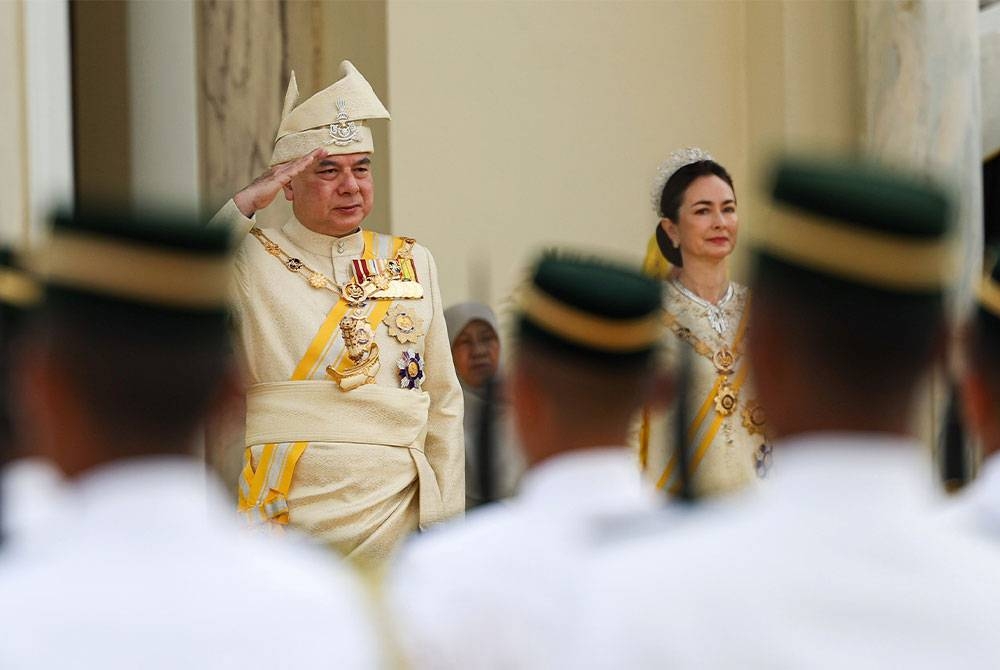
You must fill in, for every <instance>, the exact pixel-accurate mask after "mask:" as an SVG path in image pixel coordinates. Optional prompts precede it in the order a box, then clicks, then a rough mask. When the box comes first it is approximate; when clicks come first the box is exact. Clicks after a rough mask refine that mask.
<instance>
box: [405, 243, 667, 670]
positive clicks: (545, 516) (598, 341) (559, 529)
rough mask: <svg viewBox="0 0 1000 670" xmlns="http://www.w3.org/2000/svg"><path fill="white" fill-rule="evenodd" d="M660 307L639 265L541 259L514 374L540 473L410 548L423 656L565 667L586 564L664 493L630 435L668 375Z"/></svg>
mask: <svg viewBox="0 0 1000 670" xmlns="http://www.w3.org/2000/svg"><path fill="white" fill-rule="evenodd" d="M659 306H660V288H659V285H658V282H655V281H653V280H650V279H647V278H644V277H642V276H640V275H638V274H636V273H633V272H631V271H629V270H622V269H618V268H615V267H612V266H607V265H603V264H600V263H594V262H586V261H583V260H576V259H564V258H557V257H548V258H544V259H542V261H541V262H540V263H539V264H538V266H537V267H536V268H535V269H534V272H533V274H532V279H531V281H530V282H529V283H528V285H527V286H526V287H524V289H523V293H522V295H521V298H520V315H519V323H518V326H517V328H518V336H519V337H518V341H517V343H516V345H515V351H514V356H513V361H512V363H513V366H512V371H511V374H510V377H509V380H508V383H509V394H510V401H511V403H512V405H513V409H514V414H515V422H516V424H517V427H518V431H519V433H520V436H521V443H522V445H523V449H524V451H525V456H526V458H527V461H528V464H529V470H528V472H527V473H526V474H525V476H524V479H523V481H522V485H521V490H520V493H519V494H518V495H517V496H516V497H515V498H513V499H512V500H511V501H510V502H509V503H499V504H495V505H487V506H484V507H480V508H477V509H476V510H474V511H473V512H472V513H470V514H469V516H468V517H467V518H466V520H465V521H464V522H463V523H460V524H451V525H446V526H443V527H441V528H440V529H435V530H433V531H431V532H429V533H426V534H424V535H422V536H420V537H418V538H414V539H413V540H411V542H410V543H409V544H408V545H406V546H405V547H404V550H403V552H402V554H401V557H400V560H399V561H398V564H397V565H395V566H394V567H395V570H394V571H393V573H392V576H391V583H390V596H391V601H392V602H391V605H392V606H391V608H390V609H391V610H392V611H393V613H394V614H395V620H396V623H397V624H398V626H399V627H400V628H401V636H400V637H401V641H402V646H403V648H404V650H405V651H406V652H407V654H408V655H409V657H410V661H411V662H412V664H413V666H414V667H416V668H462V669H463V670H467V669H470V668H557V667H564V666H563V664H562V659H561V658H560V657H558V656H553V655H552V654H551V653H550V649H551V648H552V647H553V645H554V643H555V641H556V640H557V639H558V638H559V636H560V635H561V633H562V632H563V625H562V624H563V618H564V615H565V612H566V611H569V610H571V609H572V607H573V601H574V598H575V596H576V595H577V594H578V592H579V591H578V587H577V584H576V580H575V578H574V574H575V569H576V568H577V567H578V565H579V563H581V562H582V561H583V560H584V558H585V556H586V555H587V554H588V552H589V551H590V547H591V545H592V544H593V541H594V537H595V536H597V535H598V534H599V533H600V531H601V529H602V528H604V526H605V525H607V524H610V523H613V522H614V520H615V518H616V517H617V516H618V515H624V514H628V513H632V512H636V511H639V510H646V509H649V508H650V507H652V506H653V505H654V504H655V503H654V501H653V500H652V498H651V497H647V495H646V494H645V493H644V492H643V490H642V484H641V480H640V475H639V471H638V468H637V467H636V465H635V459H634V455H633V454H631V452H629V451H628V450H627V449H626V448H625V447H623V446H622V445H624V443H625V437H626V432H627V429H628V424H629V421H630V419H631V418H632V416H633V415H634V413H635V412H636V411H637V409H638V408H639V407H640V406H641V405H642V403H643V402H644V401H645V400H647V399H648V397H649V395H650V393H651V392H652V387H653V385H654V372H653V370H654V366H653V365H652V360H653V352H654V348H655V346H656V342H657V340H658V337H659V335H660V334H661V327H660V319H659ZM648 495H649V496H653V495H654V494H653V493H652V492H649V493H648ZM556 646H557V645H556Z"/></svg>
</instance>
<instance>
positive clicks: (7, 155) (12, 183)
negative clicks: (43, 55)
mask: <svg viewBox="0 0 1000 670" xmlns="http://www.w3.org/2000/svg"><path fill="white" fill-rule="evenodd" d="M23 26H24V7H23V5H22V3H20V2H0V90H2V91H3V92H4V95H0V118H3V119H4V120H5V125H6V126H7V132H4V133H0V156H3V157H4V159H3V161H0V203H2V205H0V243H3V244H7V245H14V246H18V245H22V244H24V243H25V242H27V231H28V130H27V122H26V119H25V115H26V104H27V102H26V95H25V75H24V27H23Z"/></svg>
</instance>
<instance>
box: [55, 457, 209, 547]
mask: <svg viewBox="0 0 1000 670" xmlns="http://www.w3.org/2000/svg"><path fill="white" fill-rule="evenodd" d="M67 498H68V502H69V503H70V505H72V506H73V507H74V509H73V511H72V513H71V514H70V516H71V517H72V519H71V520H72V521H73V522H74V525H79V526H81V527H86V526H90V525H101V526H106V527H110V528H115V529H116V530H117V529H119V528H120V527H122V526H124V527H126V528H131V527H132V526H133V525H139V526H140V527H143V528H148V527H150V526H156V527H163V526H178V527H182V526H184V527H188V528H190V527H191V526H205V525H206V524H208V523H212V524H214V523H217V522H224V517H225V516H226V514H225V513H224V512H223V510H225V509H226V502H225V496H224V494H223V493H222V491H221V490H220V487H219V484H218V483H217V482H216V481H215V479H214V477H212V475H210V474H209V473H208V471H206V469H205V466H204V464H203V463H200V462H199V461H197V460H195V459H194V458H192V457H188V456H149V457H138V458H129V459H124V460H120V461H116V462H113V463H108V464H106V465H102V466H99V467H97V468H94V469H93V470H91V471H89V472H86V473H84V474H82V475H81V476H80V477H78V478H77V479H76V480H75V481H70V482H69V484H68V486H67ZM125 532H127V531H125ZM147 532H148V531H147Z"/></svg>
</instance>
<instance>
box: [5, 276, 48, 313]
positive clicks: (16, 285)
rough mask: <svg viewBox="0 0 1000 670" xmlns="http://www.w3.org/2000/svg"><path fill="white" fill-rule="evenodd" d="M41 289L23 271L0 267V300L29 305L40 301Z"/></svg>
mask: <svg viewBox="0 0 1000 670" xmlns="http://www.w3.org/2000/svg"><path fill="white" fill-rule="evenodd" d="M40 297H41V290H40V289H39V287H38V284H37V283H35V282H34V281H32V280H31V279H29V278H28V277H27V276H25V274H24V273H22V272H16V271H14V270H6V269H0V302H4V303H7V304H8V305H14V306H15V307H27V306H28V305H31V304H33V303H36V302H38V299H39V298H40Z"/></svg>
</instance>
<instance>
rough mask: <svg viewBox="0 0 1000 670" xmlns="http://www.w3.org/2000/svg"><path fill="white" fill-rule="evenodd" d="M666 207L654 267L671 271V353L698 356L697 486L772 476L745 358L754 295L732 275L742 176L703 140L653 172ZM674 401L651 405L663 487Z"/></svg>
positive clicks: (643, 448) (674, 358)
mask: <svg viewBox="0 0 1000 670" xmlns="http://www.w3.org/2000/svg"><path fill="white" fill-rule="evenodd" d="M652 199H653V207H654V209H655V211H656V213H657V215H658V216H659V219H660V220H659V223H658V224H657V226H656V229H655V235H654V239H653V240H651V242H650V250H649V251H650V253H648V254H647V257H646V262H645V264H644V269H645V271H646V272H647V273H648V274H650V275H653V276H657V277H659V278H661V279H663V280H664V282H665V285H664V305H663V306H664V315H663V316H664V321H665V324H666V326H667V329H666V334H665V338H666V340H665V342H664V356H665V358H666V363H667V365H669V366H670V368H671V369H675V368H676V365H677V364H678V362H679V361H680V360H681V356H682V353H683V352H684V351H685V350H686V351H687V353H688V358H689V360H690V368H689V369H690V375H689V380H688V394H689V395H688V402H687V412H686V414H687V417H686V418H685V421H686V422H687V423H688V426H687V429H686V431H684V434H685V435H686V441H687V445H688V451H687V453H688V468H689V472H690V473H691V475H692V476H691V481H692V483H693V485H694V491H695V492H697V493H698V494H699V495H716V494H722V493H727V492H730V491H733V490H736V489H739V488H742V487H744V486H746V485H748V484H750V483H751V482H753V481H754V480H755V479H756V478H758V477H763V476H764V475H765V474H766V472H767V469H768V467H769V465H770V461H771V449H770V446H769V445H768V443H767V440H766V438H765V434H764V413H763V411H762V410H761V408H760V406H759V405H758V404H757V403H756V402H755V401H754V400H753V392H752V389H751V387H750V385H749V383H748V378H747V377H748V369H747V366H746V361H745V358H744V350H745V342H746V330H747V323H746V317H747V314H748V312H749V310H748V309H747V307H748V302H749V300H750V295H749V292H748V290H747V288H746V287H745V286H741V285H739V284H737V283H736V282H732V281H730V280H729V267H728V261H729V256H730V254H732V252H733V250H734V249H735V248H736V242H737V239H738V233H739V219H738V217H737V214H736V194H735V191H734V189H733V180H732V178H731V177H730V176H729V173H728V172H727V171H726V169H725V168H724V167H722V166H721V165H720V164H718V163H716V162H715V160H713V159H712V157H711V156H710V155H709V154H707V153H705V152H704V151H702V150H701V149H697V148H687V149H682V150H680V151H675V152H673V153H672V154H670V157H669V158H668V159H667V160H666V162H664V163H663V165H661V166H660V168H659V170H658V171H657V176H656V179H655V181H654V187H653V193H652ZM674 421H675V417H674V416H673V410H670V411H668V412H665V413H664V412H659V413H657V412H656V411H654V410H649V409H647V410H646V411H644V412H643V418H642V427H641V429H640V432H639V458H640V462H641V464H642V467H643V470H644V472H645V473H646V476H647V477H648V478H649V479H650V480H651V481H653V482H654V483H655V484H656V486H657V487H658V488H665V489H668V490H677V489H678V488H679V486H680V478H679V473H678V468H677V462H676V456H675V453H676V452H675V450H673V449H670V448H668V445H669V444H670V441H669V438H668V436H670V435H673V434H674V433H675V430H674V429H675V426H674Z"/></svg>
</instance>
